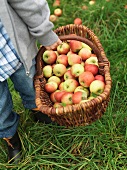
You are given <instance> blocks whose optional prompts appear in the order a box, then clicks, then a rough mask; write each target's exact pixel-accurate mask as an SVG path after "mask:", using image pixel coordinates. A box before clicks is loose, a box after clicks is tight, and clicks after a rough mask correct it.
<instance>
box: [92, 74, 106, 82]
mask: <svg viewBox="0 0 127 170" xmlns="http://www.w3.org/2000/svg"><path fill="white" fill-rule="evenodd" d="M94 78H95V80H101V81H103V82H105V78H104V76H102V75H101V74H97V75H96V76H95V77H94Z"/></svg>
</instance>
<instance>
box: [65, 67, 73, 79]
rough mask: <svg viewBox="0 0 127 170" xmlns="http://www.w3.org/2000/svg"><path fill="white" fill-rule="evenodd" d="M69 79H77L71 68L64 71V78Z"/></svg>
mask: <svg viewBox="0 0 127 170" xmlns="http://www.w3.org/2000/svg"><path fill="white" fill-rule="evenodd" d="M67 79H75V76H73V75H72V73H71V70H70V69H69V70H67V71H66V73H64V80H67Z"/></svg>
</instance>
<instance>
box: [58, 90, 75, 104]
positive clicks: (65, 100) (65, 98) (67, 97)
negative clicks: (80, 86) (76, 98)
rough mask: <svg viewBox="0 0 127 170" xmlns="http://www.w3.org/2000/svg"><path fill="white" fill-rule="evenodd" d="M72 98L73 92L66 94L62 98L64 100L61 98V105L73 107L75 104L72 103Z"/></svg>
mask: <svg viewBox="0 0 127 170" xmlns="http://www.w3.org/2000/svg"><path fill="white" fill-rule="evenodd" d="M72 96H73V93H71V92H66V93H65V94H64V95H63V96H62V98H61V103H62V104H63V105H65V106H66V105H72V104H73V102H72Z"/></svg>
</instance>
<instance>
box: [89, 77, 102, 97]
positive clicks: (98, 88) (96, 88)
mask: <svg viewBox="0 0 127 170" xmlns="http://www.w3.org/2000/svg"><path fill="white" fill-rule="evenodd" d="M89 88H90V92H91V93H94V94H97V95H99V94H101V93H102V92H103V91H104V88H105V83H104V82H103V81H101V80H94V81H93V82H92V83H91V84H90V87H89Z"/></svg>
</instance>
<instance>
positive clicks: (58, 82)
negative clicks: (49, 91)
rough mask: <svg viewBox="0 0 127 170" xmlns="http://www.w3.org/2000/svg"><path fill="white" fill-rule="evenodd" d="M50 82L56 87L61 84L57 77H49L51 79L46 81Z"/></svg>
mask: <svg viewBox="0 0 127 170" xmlns="http://www.w3.org/2000/svg"><path fill="white" fill-rule="evenodd" d="M50 81H54V82H56V83H57V85H58V86H59V84H60V83H61V80H60V78H59V77H57V76H51V77H50V78H49V79H48V80H47V82H50Z"/></svg>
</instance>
